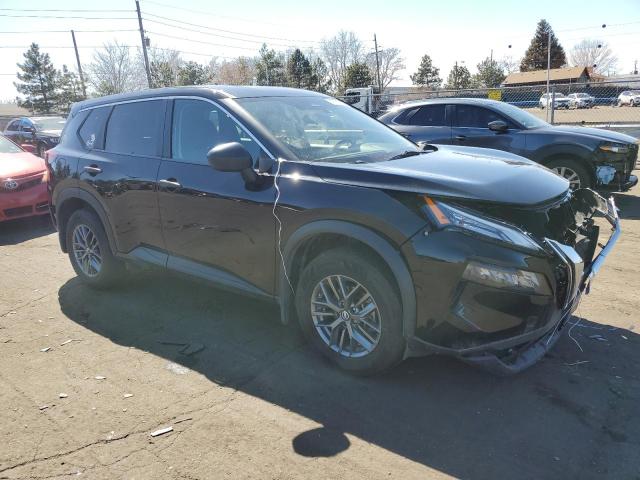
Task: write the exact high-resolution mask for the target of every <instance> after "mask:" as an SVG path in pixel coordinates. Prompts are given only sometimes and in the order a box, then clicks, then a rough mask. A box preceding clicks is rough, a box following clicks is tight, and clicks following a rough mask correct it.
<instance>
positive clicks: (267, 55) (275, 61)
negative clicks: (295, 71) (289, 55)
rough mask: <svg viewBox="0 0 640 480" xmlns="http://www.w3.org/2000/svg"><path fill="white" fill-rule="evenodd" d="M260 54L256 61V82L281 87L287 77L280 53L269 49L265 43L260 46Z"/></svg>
mask: <svg viewBox="0 0 640 480" xmlns="http://www.w3.org/2000/svg"><path fill="white" fill-rule="evenodd" d="M259 53H260V56H259V58H258V61H257V62H256V82H257V83H258V85H272V86H276V87H282V86H284V85H286V83H287V78H286V72H285V68H284V61H283V59H282V55H281V54H278V53H277V52H276V51H275V50H273V49H271V50H270V49H269V48H268V47H267V44H266V43H263V44H262V48H260V52H259Z"/></svg>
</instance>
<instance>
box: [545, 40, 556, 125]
mask: <svg viewBox="0 0 640 480" xmlns="http://www.w3.org/2000/svg"><path fill="white" fill-rule="evenodd" d="M550 69H551V27H549V31H548V32H547V109H546V120H547V121H549V70H550ZM554 100H555V99H553V98H552V99H551V107H552V108H553V101H554Z"/></svg>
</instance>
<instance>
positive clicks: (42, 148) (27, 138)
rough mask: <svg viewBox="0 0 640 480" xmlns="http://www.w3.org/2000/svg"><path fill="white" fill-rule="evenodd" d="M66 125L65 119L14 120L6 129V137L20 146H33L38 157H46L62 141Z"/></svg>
mask: <svg viewBox="0 0 640 480" xmlns="http://www.w3.org/2000/svg"><path fill="white" fill-rule="evenodd" d="M64 124H65V119H64V117H22V118H14V119H13V120H11V121H10V122H9V123H8V124H7V126H6V128H5V129H4V135H5V136H6V137H7V138H9V139H11V140H12V141H13V142H15V143H17V144H19V145H21V144H26V143H28V144H31V145H33V146H34V147H35V149H36V155H38V156H39V157H44V152H46V151H47V150H49V149H50V148H53V147H55V146H56V145H57V144H58V142H59V141H60V135H61V133H62V129H63V128H64Z"/></svg>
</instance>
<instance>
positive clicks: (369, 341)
mask: <svg viewBox="0 0 640 480" xmlns="http://www.w3.org/2000/svg"><path fill="white" fill-rule="evenodd" d="M296 309H297V313H298V319H299V321H300V326H301V329H302V331H303V333H304V335H305V337H306V338H307V339H308V340H309V342H310V343H312V344H313V345H314V346H315V347H316V348H317V349H318V350H319V351H320V352H321V353H322V354H324V355H325V356H327V357H328V358H329V359H331V360H332V361H333V362H334V363H336V364H337V365H339V366H340V367H341V368H343V369H345V370H348V371H350V372H353V373H357V374H362V375H370V374H374V373H379V372H382V371H384V370H386V369H388V368H390V367H392V366H393V365H395V364H396V363H398V362H399V361H400V360H401V359H402V355H403V353H404V348H405V341H404V337H403V334H402V322H401V317H402V307H401V303H400V299H399V295H398V294H397V293H396V289H395V288H394V286H393V283H392V282H391V281H390V280H389V279H388V278H387V275H386V273H385V272H384V270H383V269H382V268H381V267H379V266H378V265H377V264H376V263H373V262H371V259H370V258H366V257H364V255H362V254H361V253H358V252H356V251H354V250H349V249H335V250H330V251H328V252H325V253H322V254H320V255H319V256H318V257H316V258H315V259H314V260H313V261H311V263H309V265H307V266H306V268H305V269H304V270H303V272H302V274H301V276H300V281H299V283H298V288H297V291H296Z"/></svg>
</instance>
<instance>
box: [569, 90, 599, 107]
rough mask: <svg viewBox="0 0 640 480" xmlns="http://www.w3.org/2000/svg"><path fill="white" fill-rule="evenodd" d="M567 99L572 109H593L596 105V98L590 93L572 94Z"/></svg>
mask: <svg viewBox="0 0 640 480" xmlns="http://www.w3.org/2000/svg"><path fill="white" fill-rule="evenodd" d="M567 98H568V99H569V107H570V108H591V107H593V105H594V103H595V98H593V97H592V96H591V95H589V94H588V93H570V94H569V95H567Z"/></svg>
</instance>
